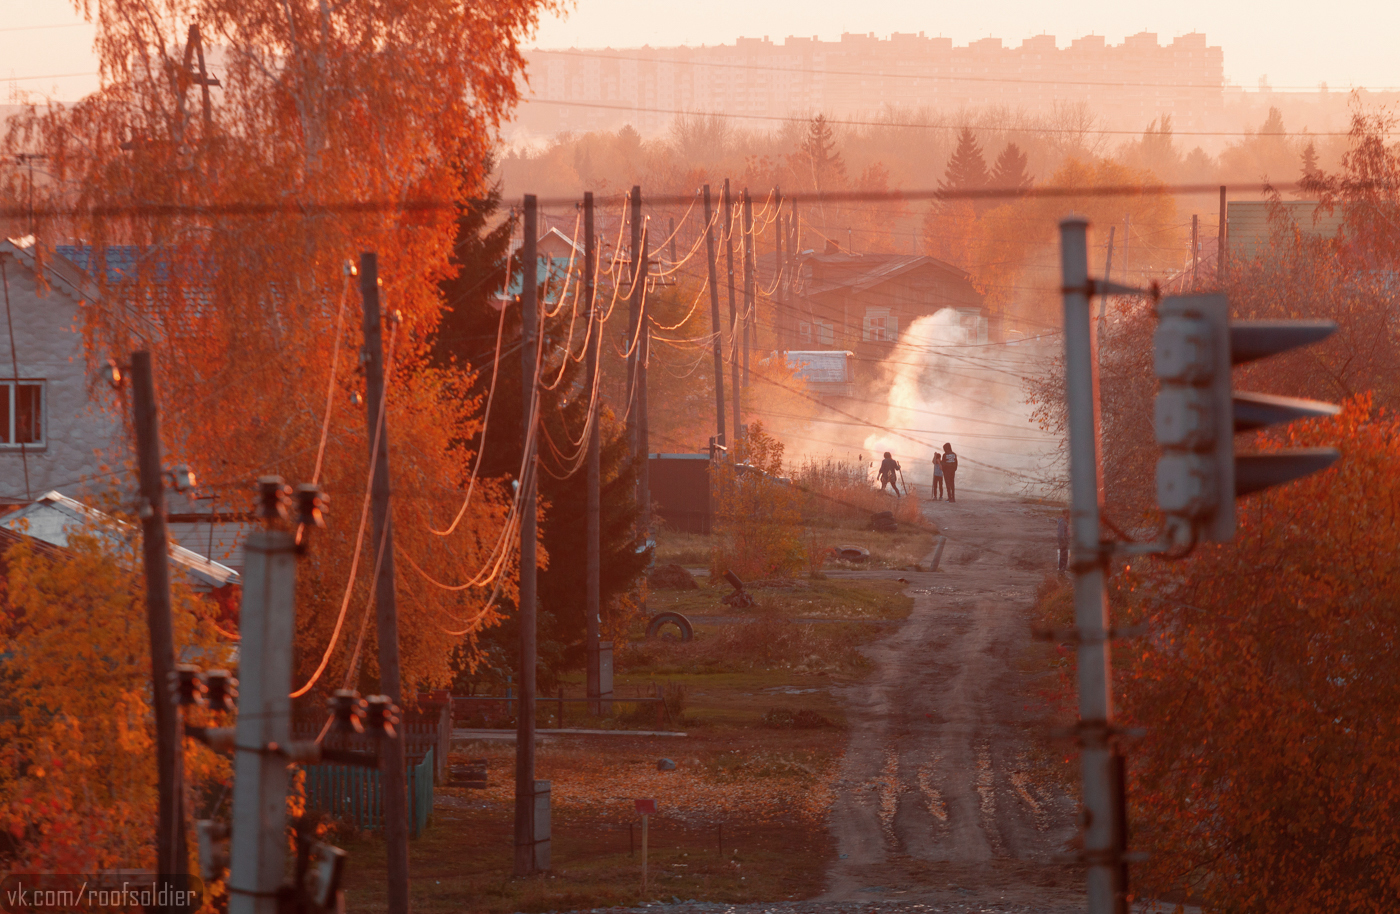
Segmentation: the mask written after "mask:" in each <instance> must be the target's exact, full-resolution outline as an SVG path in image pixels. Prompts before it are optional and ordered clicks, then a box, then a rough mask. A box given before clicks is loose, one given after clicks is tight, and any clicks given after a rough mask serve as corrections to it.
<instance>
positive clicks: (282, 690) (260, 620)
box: [228, 255, 407, 914]
mask: <svg viewBox="0 0 1400 914" xmlns="http://www.w3.org/2000/svg"><path fill="white" fill-rule="evenodd" d="M368 256H371V257H372V256H373V255H368ZM363 263H364V261H363V260H361V264H363ZM363 275H364V274H363V267H362V272H361V276H363ZM371 415H373V412H371ZM370 421H371V423H373V421H374V420H373V419H371V420H370ZM243 555H244V562H245V567H244V569H243V605H242V608H241V609H240V611H239V619H238V636H239V656H240V657H241V659H242V663H241V665H240V668H239V676H240V679H241V681H240V683H239V687H240V689H241V690H242V694H241V695H239V698H238V723H237V727H236V730H235V739H234V753H233V835H232V841H231V844H230V852H231V853H230V866H229V880H228V885H229V902H228V910H229V914H277V912H278V910H279V909H280V908H281V906H282V905H281V898H279V890H280V889H281V887H282V881H283V879H284V878H285V875H286V865H287V864H286V860H287V838H286V817H287V781H288V778H287V771H288V769H287V758H286V756H283V755H280V754H278V753H274V752H269V751H268V749H267V747H268V746H269V745H271V744H273V743H276V744H277V745H278V746H288V745H290V743H291V732H292V725H291V717H292V700H291V698H290V697H289V696H290V693H291V691H292V642H293V640H294V637H295V634H296V631H295V629H296V625H295V619H296V607H295V604H294V602H293V595H294V593H295V590H296V541H295V539H294V538H293V536H292V535H291V534H290V533H286V532H284V531H281V530H254V531H253V532H252V533H250V534H249V535H248V540H247V542H246V543H245V544H244V546H243ZM386 742H387V741H386ZM400 745H402V744H401V743H400ZM384 749H386V750H387V749H388V746H387V745H386V746H384ZM405 799H407V795H406V794H405ZM384 801H385V808H386V810H387V808H388V794H387V793H386V794H385V795H384ZM392 859H393V857H392V854H391V856H390V860H392Z"/></svg>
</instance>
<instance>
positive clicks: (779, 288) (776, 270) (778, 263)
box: [773, 187, 787, 346]
mask: <svg viewBox="0 0 1400 914" xmlns="http://www.w3.org/2000/svg"><path fill="white" fill-rule="evenodd" d="M773 205H774V206H775V207H776V209H777V212H776V213H774V216H773V243H774V244H775V245H776V248H775V250H774V254H773V296H774V299H775V300H776V301H777V303H778V313H777V315H776V319H775V320H774V321H773V326H774V327H775V328H776V327H780V326H782V324H783V322H784V321H785V320H787V310H786V309H785V308H784V307H783V303H784V299H783V276H784V271H783V195H782V191H781V190H779V189H778V188H776V187H775V188H773ZM777 344H778V345H779V346H781V345H783V342H782V333H781V332H779V333H778V339H777Z"/></svg>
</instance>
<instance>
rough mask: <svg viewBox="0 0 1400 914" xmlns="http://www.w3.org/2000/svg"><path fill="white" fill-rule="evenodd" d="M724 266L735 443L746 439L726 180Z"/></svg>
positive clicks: (726, 183)
mask: <svg viewBox="0 0 1400 914" xmlns="http://www.w3.org/2000/svg"><path fill="white" fill-rule="evenodd" d="M724 264H725V269H727V270H728V271H729V347H730V349H729V352H730V358H729V374H730V377H729V386H730V387H731V388H732V389H733V392H734V436H733V441H734V443H736V444H737V443H738V442H739V439H740V438H742V437H744V426H743V425H741V424H740V421H741V420H740V413H739V309H738V307H737V305H736V304H735V302H734V200H733V198H732V197H731V196H730V195H729V179H728V178H725V179H724Z"/></svg>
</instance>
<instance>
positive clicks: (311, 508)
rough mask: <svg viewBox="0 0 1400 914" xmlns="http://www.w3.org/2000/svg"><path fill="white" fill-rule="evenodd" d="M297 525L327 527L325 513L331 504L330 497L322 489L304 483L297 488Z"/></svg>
mask: <svg viewBox="0 0 1400 914" xmlns="http://www.w3.org/2000/svg"><path fill="white" fill-rule="evenodd" d="M296 503H297V523H298V524H303V525H305V526H307V527H325V526H326V518H325V511H326V508H327V505H328V504H329V503H330V496H329V495H327V494H326V493H324V492H322V491H321V487H320V486H318V485H313V484H312V483H309V482H304V483H302V484H301V485H299V486H297V491H296Z"/></svg>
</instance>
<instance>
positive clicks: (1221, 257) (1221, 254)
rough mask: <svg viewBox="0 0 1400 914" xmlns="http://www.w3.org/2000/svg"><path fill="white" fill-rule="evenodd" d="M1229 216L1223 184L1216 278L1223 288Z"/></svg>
mask: <svg viewBox="0 0 1400 914" xmlns="http://www.w3.org/2000/svg"><path fill="white" fill-rule="evenodd" d="M1227 216H1228V213H1227V212H1226V210H1225V185H1224V184H1222V185H1220V231H1219V233H1218V237H1217V238H1216V242H1215V244H1216V252H1215V279H1216V286H1217V287H1218V288H1221V289H1223V288H1225V245H1226V243H1227V241H1228V239H1227V237H1226V236H1227V234H1228V233H1227V232H1226V229H1227V228H1229V226H1228V225H1227V224H1226V217H1227Z"/></svg>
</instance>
